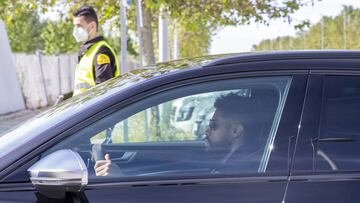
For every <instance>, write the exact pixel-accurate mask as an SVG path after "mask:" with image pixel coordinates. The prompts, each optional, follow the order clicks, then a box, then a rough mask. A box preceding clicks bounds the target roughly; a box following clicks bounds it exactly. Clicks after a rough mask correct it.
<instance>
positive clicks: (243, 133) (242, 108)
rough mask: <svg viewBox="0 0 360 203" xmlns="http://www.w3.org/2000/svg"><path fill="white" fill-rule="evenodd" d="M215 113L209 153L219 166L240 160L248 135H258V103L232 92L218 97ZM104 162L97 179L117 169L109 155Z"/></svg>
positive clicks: (97, 170) (208, 140)
mask: <svg viewBox="0 0 360 203" xmlns="http://www.w3.org/2000/svg"><path fill="white" fill-rule="evenodd" d="M214 107H215V113H214V115H213V117H212V118H211V120H210V122H209V126H208V129H207V130H206V133H205V138H204V141H205V144H206V149H207V152H208V153H209V154H211V155H214V156H212V159H213V160H214V159H215V160H214V161H216V162H217V163H221V164H226V163H228V162H231V161H230V160H232V159H239V156H237V155H238V154H239V155H240V154H241V153H242V152H244V146H243V145H244V142H245V141H246V139H247V137H249V134H253V133H256V132H255V131H256V129H257V128H256V126H255V124H254V123H256V122H254V121H255V118H254V115H255V112H256V111H257V110H258V105H257V102H256V101H255V100H254V99H252V98H247V97H243V96H240V95H238V94H235V93H229V94H227V95H222V96H220V97H218V98H217V99H216V101H215V103H214ZM104 158H105V159H104V160H99V161H96V163H95V166H94V170H95V173H96V175H97V176H107V175H109V174H111V171H112V170H114V165H116V164H112V162H111V159H110V156H109V154H106V155H105V157H104ZM109 171H110V172H109Z"/></svg>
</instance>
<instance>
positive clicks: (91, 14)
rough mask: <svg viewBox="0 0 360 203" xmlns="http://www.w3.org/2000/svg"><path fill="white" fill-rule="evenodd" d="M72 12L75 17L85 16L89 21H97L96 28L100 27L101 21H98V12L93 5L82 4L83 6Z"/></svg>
mask: <svg viewBox="0 0 360 203" xmlns="http://www.w3.org/2000/svg"><path fill="white" fill-rule="evenodd" d="M72 14H73V16H74V17H80V16H84V19H85V21H86V22H87V23H90V22H95V23H96V28H97V27H98V24H99V21H98V17H97V15H96V12H95V10H94V8H93V7H91V6H82V7H80V8H78V9H77V10H75V11H74V12H73V13H72Z"/></svg>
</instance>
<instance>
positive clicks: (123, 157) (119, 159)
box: [112, 152, 136, 162]
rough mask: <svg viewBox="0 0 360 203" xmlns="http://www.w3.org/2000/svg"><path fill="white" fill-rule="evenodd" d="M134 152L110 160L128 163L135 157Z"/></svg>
mask: <svg viewBox="0 0 360 203" xmlns="http://www.w3.org/2000/svg"><path fill="white" fill-rule="evenodd" d="M135 154H136V152H124V154H123V155H122V156H121V157H119V158H113V159H112V160H113V161H115V162H117V161H120V162H125V161H130V160H131V159H132V158H133V157H134V156H135Z"/></svg>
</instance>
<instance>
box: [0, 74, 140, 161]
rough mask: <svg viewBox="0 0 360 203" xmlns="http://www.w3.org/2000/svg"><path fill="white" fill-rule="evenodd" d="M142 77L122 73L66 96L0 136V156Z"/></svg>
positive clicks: (4, 157)
mask: <svg viewBox="0 0 360 203" xmlns="http://www.w3.org/2000/svg"><path fill="white" fill-rule="evenodd" d="M143 80H144V78H143V77H139V75H135V74H124V75H122V76H121V77H118V78H115V79H113V80H109V81H108V82H105V83H103V84H101V85H98V86H96V87H94V88H93V90H90V91H88V92H87V93H86V94H81V95H79V96H76V97H73V98H70V99H69V100H66V101H64V102H63V103H60V104H59V105H57V106H55V107H52V108H50V109H49V110H47V111H45V112H43V113H41V114H39V115H37V116H35V117H34V118H32V119H30V120H29V121H27V122H25V123H24V124H22V125H20V126H18V127H17V128H14V129H12V130H11V131H8V132H7V133H5V134H3V135H2V136H1V137H0V159H1V160H2V161H4V160H5V159H6V157H7V155H9V154H11V152H13V151H14V150H17V149H19V148H20V147H21V146H23V145H26V143H28V142H29V141H30V140H32V139H34V138H35V137H36V139H39V137H38V135H40V134H41V133H43V132H45V131H46V130H47V129H50V128H52V127H54V126H56V125H59V124H60V123H62V122H64V121H66V120H68V119H69V118H71V117H73V116H74V115H76V114H78V113H79V112H81V111H82V110H83V109H86V108H87V107H88V106H91V105H94V104H95V103H97V102H99V101H100V100H103V99H105V98H106V97H110V96H111V95H113V94H114V93H115V92H119V91H120V90H122V89H126V88H128V87H130V86H132V85H134V84H135V83H138V82H141V81H143Z"/></svg>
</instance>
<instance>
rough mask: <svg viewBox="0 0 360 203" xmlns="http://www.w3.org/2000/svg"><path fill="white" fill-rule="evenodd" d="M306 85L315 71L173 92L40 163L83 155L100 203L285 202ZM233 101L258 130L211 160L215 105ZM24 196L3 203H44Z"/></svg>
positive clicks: (121, 113) (73, 139)
mask: <svg viewBox="0 0 360 203" xmlns="http://www.w3.org/2000/svg"><path fill="white" fill-rule="evenodd" d="M306 82H307V72H306V71H297V72H296V73H294V72H291V71H281V72H276V73H272V72H260V71H259V72H256V73H251V72H250V73H240V74H235V73H232V74H223V75H221V74H219V75H217V76H203V77H200V78H195V79H188V80H183V81H181V82H178V83H175V84H168V85H163V86H160V87H159V88H157V89H155V90H152V91H149V92H144V94H143V95H142V96H141V97H138V98H139V99H138V100H132V103H130V104H128V105H126V106H125V107H124V106H122V107H121V108H119V107H116V106H115V107H113V109H108V110H107V112H108V113H107V114H106V115H105V116H104V114H103V113H102V114H101V116H93V117H91V118H89V119H88V120H87V121H85V122H84V123H86V125H83V127H82V128H81V129H80V130H77V131H76V132H72V133H71V134H69V135H68V136H66V138H64V139H63V140H58V141H57V142H56V143H57V144H55V145H54V146H51V147H50V148H49V149H47V150H46V151H45V152H43V153H41V155H40V158H41V157H44V156H46V155H48V154H50V153H52V152H54V151H57V150H60V149H72V150H74V151H76V152H78V153H79V154H80V156H81V157H82V159H83V161H84V162H85V163H86V166H87V168H88V172H89V180H88V181H89V183H88V185H87V186H86V188H85V190H84V195H85V196H86V198H87V199H88V200H89V201H90V202H282V200H283V197H284V192H285V188H286V185H287V181H288V175H289V166H290V161H291V157H292V152H293V146H294V138H295V137H296V135H297V129H298V122H299V120H300V114H301V110H302V105H303V99H304V94H305V87H306ZM143 88H144V89H146V84H144V86H143ZM229 94H235V95H237V96H239V97H243V98H245V99H249V100H250V101H254V102H255V103H254V105H255V107H254V108H251V109H247V110H248V112H251V113H250V114H248V116H249V117H251V118H252V119H251V120H252V123H250V124H249V125H245V127H244V129H245V131H247V132H248V134H247V135H249V134H250V135H251V136H247V139H245V140H244V142H243V143H242V145H241V146H242V147H241V148H240V150H238V151H237V152H236V153H234V154H232V155H231V156H230V158H229V159H228V160H227V162H226V163H223V162H224V161H223V160H224V159H223V158H224V155H225V156H227V155H228V153H226V154H224V153H223V152H222V151H215V152H213V153H209V151H208V148H207V143H206V142H204V141H203V140H202V139H201V138H202V135H203V134H204V133H205V132H206V130H208V128H209V127H208V126H209V122H210V119H211V118H212V117H213V113H214V103H215V101H217V100H218V99H219V98H221V97H225V96H227V95H229ZM241 107H242V106H233V107H232V108H234V111H235V108H241ZM246 126H251V127H246ZM75 129H76V128H75ZM250 129H251V130H250ZM250 132H251V133H250ZM105 154H109V156H110V159H111V162H112V165H111V167H110V169H109V174H107V175H106V176H97V175H96V173H95V172H94V165H95V161H96V159H103V158H102V157H104V156H105ZM219 157H220V159H219ZM218 160H220V161H218ZM29 165H31V164H30V163H28V164H27V165H24V173H19V174H25V173H26V169H27V166H29ZM10 185H11V184H10ZM13 191H15V189H13ZM13 191H12V192H13ZM22 191H23V192H22V193H24V195H23V196H16V195H15V196H14V195H12V194H14V193H11V192H6V191H3V192H2V193H1V194H0V199H1V198H2V197H6V198H7V200H11V201H17V200H21V198H22V199H23V197H25V196H31V197H32V198H34V197H36V196H35V195H31V194H33V192H34V191H32V190H31V189H29V187H27V188H25V189H24V188H22ZM37 196H39V195H38V194H37Z"/></svg>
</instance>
